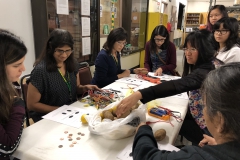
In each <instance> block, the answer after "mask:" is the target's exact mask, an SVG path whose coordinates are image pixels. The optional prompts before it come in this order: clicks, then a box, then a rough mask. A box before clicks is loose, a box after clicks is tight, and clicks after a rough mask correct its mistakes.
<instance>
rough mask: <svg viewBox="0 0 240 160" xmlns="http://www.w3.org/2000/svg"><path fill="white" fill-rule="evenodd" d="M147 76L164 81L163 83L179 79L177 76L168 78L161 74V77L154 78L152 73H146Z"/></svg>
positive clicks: (168, 76)
mask: <svg viewBox="0 0 240 160" xmlns="http://www.w3.org/2000/svg"><path fill="white" fill-rule="evenodd" d="M148 75H149V76H151V77H157V78H160V80H165V81H170V80H175V79H180V78H181V77H178V76H170V75H167V74H163V75H162V76H154V72H148Z"/></svg>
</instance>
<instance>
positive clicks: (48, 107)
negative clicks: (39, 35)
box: [27, 29, 99, 122]
mask: <svg viewBox="0 0 240 160" xmlns="http://www.w3.org/2000/svg"><path fill="white" fill-rule="evenodd" d="M73 44H74V41H73V37H72V35H71V34H70V33H69V32H68V31H66V30H63V29H55V30H53V31H52V32H51V34H50V36H49V38H48V40H47V44H46V47H45V49H44V51H43V52H42V54H41V55H40V57H39V58H38V59H37V60H36V62H35V63H34V69H33V71H32V72H31V77H30V83H29V85H28V92H27V106H28V108H29V109H30V110H31V113H30V114H31V118H32V119H33V121H34V122H36V121H39V120H40V119H41V117H42V116H43V115H45V114H47V113H49V112H51V111H53V110H55V109H57V108H58V107H61V106H63V105H65V104H66V105H68V104H71V103H73V102H75V101H76V100H77V94H78V93H79V94H80V93H84V92H86V91H87V90H89V89H92V90H99V88H98V87H97V86H94V85H85V86H82V85H80V80H79V76H78V75H77V74H78V70H79V67H78V63H77V61H76V60H75V59H74V56H73Z"/></svg>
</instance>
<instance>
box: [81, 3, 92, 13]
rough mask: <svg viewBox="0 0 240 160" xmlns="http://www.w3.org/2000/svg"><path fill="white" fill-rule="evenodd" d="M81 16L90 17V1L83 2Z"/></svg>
mask: <svg viewBox="0 0 240 160" xmlns="http://www.w3.org/2000/svg"><path fill="white" fill-rule="evenodd" d="M81 14H82V15H85V16H90V0H81Z"/></svg>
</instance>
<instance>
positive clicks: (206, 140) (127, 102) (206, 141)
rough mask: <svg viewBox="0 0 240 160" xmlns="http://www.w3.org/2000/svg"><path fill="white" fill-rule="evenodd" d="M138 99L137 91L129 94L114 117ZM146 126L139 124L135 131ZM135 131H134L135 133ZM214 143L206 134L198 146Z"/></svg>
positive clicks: (139, 95) (139, 97)
mask: <svg viewBox="0 0 240 160" xmlns="http://www.w3.org/2000/svg"><path fill="white" fill-rule="evenodd" d="M140 99H142V94H141V92H139V91H137V92H134V93H133V94H131V95H130V96H128V97H126V98H124V99H123V100H122V101H121V102H120V103H119V104H118V105H117V110H116V115H117V117H120V116H121V115H122V114H123V113H125V112H127V111H128V110H130V109H131V107H132V106H134V105H135V104H136V103H137V102H138V101H139V100H140ZM142 125H146V123H141V124H140V125H139V126H138V127H137V130H138V128H139V127H140V126H142ZM137 130H136V131H137ZM216 144H217V143H216V141H215V139H214V138H213V137H210V136H208V135H206V134H203V139H202V140H201V141H200V143H199V146H200V147H203V146H205V145H216Z"/></svg>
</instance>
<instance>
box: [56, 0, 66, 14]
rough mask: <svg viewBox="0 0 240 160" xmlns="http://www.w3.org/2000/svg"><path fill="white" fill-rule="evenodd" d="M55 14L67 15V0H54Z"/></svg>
mask: <svg viewBox="0 0 240 160" xmlns="http://www.w3.org/2000/svg"><path fill="white" fill-rule="evenodd" d="M56 7H57V14H64V15H69V8H68V0H56Z"/></svg>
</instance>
